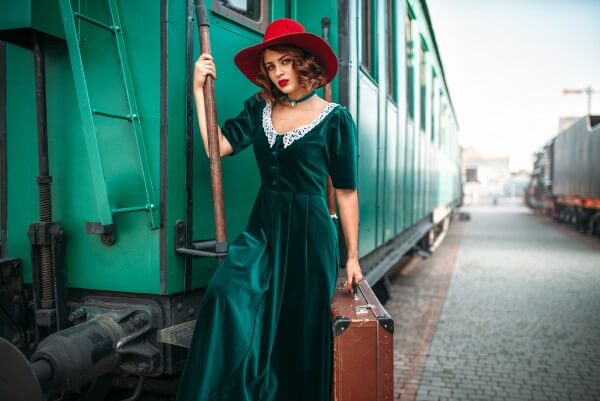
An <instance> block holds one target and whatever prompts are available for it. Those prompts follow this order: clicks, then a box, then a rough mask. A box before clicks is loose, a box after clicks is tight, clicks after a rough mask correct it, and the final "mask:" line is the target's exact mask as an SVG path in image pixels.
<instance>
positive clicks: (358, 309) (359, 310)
mask: <svg viewBox="0 0 600 401" xmlns="http://www.w3.org/2000/svg"><path fill="white" fill-rule="evenodd" d="M374 308H375V307H374V306H373V305H371V304H366V305H361V306H356V307H354V311H355V312H356V314H357V315H362V314H365V313H369V309H371V310H372V309H374Z"/></svg>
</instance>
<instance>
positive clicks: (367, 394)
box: [331, 279, 394, 401]
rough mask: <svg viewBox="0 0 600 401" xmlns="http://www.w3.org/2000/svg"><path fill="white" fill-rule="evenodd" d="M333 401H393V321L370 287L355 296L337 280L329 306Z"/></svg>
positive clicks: (361, 287) (363, 285) (363, 287)
mask: <svg viewBox="0 0 600 401" xmlns="http://www.w3.org/2000/svg"><path fill="white" fill-rule="evenodd" d="M331 318H332V323H333V395H332V399H333V401H392V400H393V398H394V372H393V371H394V351H393V343H394V342H393V333H394V321H393V320H392V318H390V315H388V313H387V312H386V311H385V309H384V308H383V306H382V305H381V303H380V302H379V300H378V299H377V297H376V296H375V294H374V293H373V290H371V287H369V284H367V282H366V281H363V282H362V283H360V284H359V285H358V286H357V291H356V293H355V294H352V293H349V292H348V291H346V289H345V280H344V279H339V280H338V286H337V288H336V291H335V294H334V296H333V301H332V303H331Z"/></svg>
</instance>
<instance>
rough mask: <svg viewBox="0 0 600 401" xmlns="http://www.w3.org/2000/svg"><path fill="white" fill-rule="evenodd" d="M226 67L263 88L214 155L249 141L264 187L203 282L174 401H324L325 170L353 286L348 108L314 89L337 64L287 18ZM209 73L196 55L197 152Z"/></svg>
mask: <svg viewBox="0 0 600 401" xmlns="http://www.w3.org/2000/svg"><path fill="white" fill-rule="evenodd" d="M234 61H235V63H236V65H237V66H238V68H239V69H240V70H241V71H242V73H244V75H245V76H246V77H248V79H250V80H251V81H252V82H254V83H256V84H257V85H258V86H259V87H260V89H261V92H260V93H259V94H258V95H257V96H252V97H250V98H249V99H248V100H246V102H245V103H244V110H243V111H242V112H241V113H240V114H239V115H238V116H237V117H236V118H233V119H230V120H228V121H226V122H225V124H224V125H223V128H222V129H219V146H220V152H221V156H225V155H230V154H234V153H238V152H240V151H241V150H242V149H244V148H245V147H247V146H249V145H251V144H252V145H253V149H254V154H255V156H256V160H257V163H258V166H259V170H260V175H261V181H262V183H261V188H260V191H259V193H258V196H257V199H256V202H255V204H254V207H253V209H252V212H251V215H250V218H249V222H248V226H247V227H246V230H245V231H244V232H243V233H242V234H241V235H240V236H239V237H237V238H236V239H235V241H234V242H233V243H232V244H231V245H230V247H229V251H228V255H227V257H226V258H225V259H224V260H223V262H222V264H221V265H220V266H219V268H218V269H217V271H216V273H215V274H214V276H213V278H212V279H211V281H210V283H209V285H208V288H207V291H206V294H205V296H204V299H203V301H202V305H201V307H200V310H199V318H198V324H197V326H196V332H195V333H194V338H193V341H192V347H191V349H190V353H189V357H188V360H187V362H186V367H185V369H184V373H183V375H182V379H181V384H180V388H179V393H178V400H180V401H184V400H185V401H192V400H194V401H200V400H201V401H208V400H231V401H295V400H298V401H301V400H302V401H328V400H329V399H330V388H331V330H330V328H331V322H330V309H329V306H330V301H331V297H332V296H333V292H334V289H335V285H336V279H337V269H338V265H339V255H338V243H337V232H336V229H335V225H334V223H333V222H332V219H331V217H330V215H329V212H328V209H327V203H326V182H327V175H330V176H331V178H332V181H333V184H334V186H335V187H336V189H337V191H336V197H337V200H338V205H339V211H340V217H341V222H342V226H343V229H344V233H345V237H346V242H347V248H348V260H347V263H346V270H347V278H348V289H350V286H351V283H352V281H353V280H354V281H356V282H360V281H361V280H362V274H361V271H360V266H359V264H358V250H357V243H358V239H357V237H358V200H357V193H356V186H357V182H356V180H357V177H356V176H357V174H356V172H357V154H356V153H357V147H356V127H355V125H354V122H353V121H352V117H351V116H350V114H349V113H348V111H347V110H346V109H345V108H343V107H341V106H339V105H337V104H334V103H328V102H326V101H324V100H323V99H321V98H319V96H317V95H316V94H315V89H316V88H318V87H320V86H323V85H325V84H326V83H327V82H329V81H331V80H332V79H333V77H334V76H335V74H336V72H337V59H336V57H335V55H334V54H333V51H332V50H331V48H330V47H329V46H328V45H327V43H326V42H324V41H323V40H322V39H321V38H319V37H318V36H317V35H314V34H310V33H307V32H305V31H304V28H303V27H302V26H301V25H300V24H298V23H297V22H296V21H293V20H290V19H280V20H277V21H274V22H273V23H271V24H270V25H269V26H268V27H267V30H266V32H265V35H264V38H263V42H262V43H260V44H258V45H255V46H251V47H249V48H247V49H244V50H242V51H240V52H239V53H238V54H237V55H236V57H235V59H234ZM208 75H211V76H212V77H213V78H216V76H217V74H216V69H215V65H214V63H213V60H212V57H210V56H209V55H202V56H201V57H200V58H199V59H198V61H197V63H196V69H195V74H194V94H195V99H196V108H197V111H198V121H199V124H200V131H201V134H202V139H203V141H204V147H205V149H208V140H207V129H206V117H205V114H204V95H203V91H202V88H203V86H204V82H205V79H206V76H208ZM240 177H243V175H240ZM242 179H243V178H242Z"/></svg>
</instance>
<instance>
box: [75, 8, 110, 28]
mask: <svg viewBox="0 0 600 401" xmlns="http://www.w3.org/2000/svg"><path fill="white" fill-rule="evenodd" d="M73 16H74V17H75V18H79V19H82V20H84V21H87V22H89V23H90V24H92V25H96V26H97V27H98V28H102V29H106V30H107V31H111V32H120V31H121V28H120V27H118V26H112V25H106V24H105V23H102V22H100V21H98V20H95V19H93V18H90V17H88V16H87V15H83V14H80V13H78V12H74V13H73Z"/></svg>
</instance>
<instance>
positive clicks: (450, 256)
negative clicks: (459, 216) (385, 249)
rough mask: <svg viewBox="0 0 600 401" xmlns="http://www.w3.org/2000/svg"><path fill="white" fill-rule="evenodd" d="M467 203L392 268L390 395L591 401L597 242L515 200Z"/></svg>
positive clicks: (596, 348)
mask: <svg viewBox="0 0 600 401" xmlns="http://www.w3.org/2000/svg"><path fill="white" fill-rule="evenodd" d="M469 211H470V212H471V217H472V218H471V221H468V222H457V221H456V222H455V223H454V224H453V225H452V228H451V230H450V232H449V235H448V237H447V238H446V240H445V241H444V243H443V244H442V246H441V247H440V248H439V249H438V251H437V252H436V253H435V254H434V256H432V257H431V258H429V259H427V260H425V261H415V260H413V261H412V262H410V263H408V265H407V266H404V267H403V268H402V269H400V268H399V269H397V271H396V272H395V273H394V274H392V275H390V279H391V289H392V296H393V299H392V300H391V301H389V302H388V304H387V305H386V308H387V309H388V311H389V312H390V314H391V315H392V317H393V318H394V319H395V320H396V327H397V330H396V336H395V344H394V345H395V348H396V349H395V379H396V380H395V391H396V399H400V400H404V401H406V400H409V401H413V400H417V401H430V400H436V401H446V400H467V401H476V400H482V401H487V400H500V401H509V400H534V401H537V400H557V401H563V400H566V401H575V400H577V401H579V400H598V401H600V240H598V239H591V238H589V237H585V236H583V235H581V234H579V233H577V232H574V231H573V230H571V229H570V228H567V227H564V226H560V225H558V224H557V223H554V222H552V221H549V220H547V218H544V217H539V216H534V215H533V214H531V213H530V212H529V211H528V209H526V208H524V207H521V206H517V205H504V206H503V205H499V206H497V207H493V206H479V207H472V208H470V209H469Z"/></svg>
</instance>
